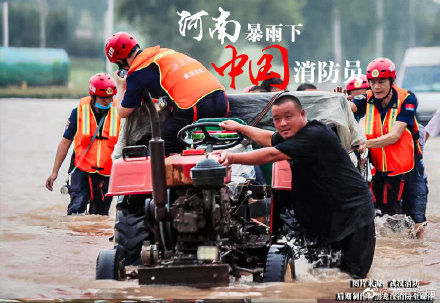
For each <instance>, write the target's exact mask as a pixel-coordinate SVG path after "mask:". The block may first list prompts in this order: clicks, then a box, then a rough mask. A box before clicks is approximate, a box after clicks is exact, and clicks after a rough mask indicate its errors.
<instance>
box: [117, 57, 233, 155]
mask: <svg viewBox="0 0 440 303" xmlns="http://www.w3.org/2000/svg"><path fill="white" fill-rule="evenodd" d="M145 89H147V90H148V92H149V93H150V95H151V97H152V98H156V99H157V98H160V97H162V96H168V94H167V93H166V92H165V90H164V89H163V88H162V86H161V85H160V74H159V68H158V67H157V66H156V65H155V64H152V65H150V66H148V67H146V68H143V69H140V70H138V71H135V72H133V73H131V74H130V75H129V76H128V77H127V90H126V91H125V94H124V99H123V100H122V102H121V105H122V107H125V108H137V107H139V106H141V103H142V93H143V91H144V90H145ZM173 104H174V103H173ZM194 107H195V111H194ZM194 107H191V108H188V109H181V108H179V107H177V106H174V105H172V108H171V114H170V115H169V116H168V117H167V119H166V120H165V121H164V123H163V125H162V138H163V139H164V141H165V154H167V155H169V154H170V153H179V152H181V151H182V150H183V149H185V146H184V145H183V144H182V143H181V142H179V141H178V140H177V133H178V131H179V130H180V129H182V128H183V127H185V126H186V125H188V124H191V123H192V122H194V121H196V120H197V119H200V118H217V117H225V116H226V115H227V113H228V99H227V97H226V95H225V93H224V91H222V90H218V91H214V92H212V93H210V94H208V95H206V96H205V97H203V98H202V99H200V101H199V102H197V104H196V105H195V106H194Z"/></svg>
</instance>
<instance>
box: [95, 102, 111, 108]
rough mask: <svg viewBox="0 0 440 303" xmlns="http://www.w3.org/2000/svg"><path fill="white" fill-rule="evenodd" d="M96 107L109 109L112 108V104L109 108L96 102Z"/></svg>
mask: <svg viewBox="0 0 440 303" xmlns="http://www.w3.org/2000/svg"><path fill="white" fill-rule="evenodd" d="M95 106H96V107H97V108H99V109H109V108H110V107H112V103H110V104H109V105H107V106H102V105H101V104H99V103H98V102H95Z"/></svg>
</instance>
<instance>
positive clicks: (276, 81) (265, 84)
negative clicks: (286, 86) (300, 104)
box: [260, 73, 283, 92]
mask: <svg viewBox="0 0 440 303" xmlns="http://www.w3.org/2000/svg"><path fill="white" fill-rule="evenodd" d="M271 75H272V73H268V74H267V76H271ZM274 84H275V85H279V84H283V80H282V79H281V78H278V77H273V78H270V79H266V80H264V81H263V82H261V85H260V86H261V87H262V88H263V89H264V90H265V91H267V92H270V91H271V90H272V87H273V85H274Z"/></svg>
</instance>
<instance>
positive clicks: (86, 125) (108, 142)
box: [73, 97, 121, 176]
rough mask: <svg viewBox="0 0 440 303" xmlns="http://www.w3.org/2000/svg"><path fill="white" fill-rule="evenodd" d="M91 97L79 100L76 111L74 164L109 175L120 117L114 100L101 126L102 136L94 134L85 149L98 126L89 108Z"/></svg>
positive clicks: (82, 168) (87, 170) (93, 171)
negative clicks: (93, 139) (93, 138)
mask: <svg viewBox="0 0 440 303" xmlns="http://www.w3.org/2000/svg"><path fill="white" fill-rule="evenodd" d="M91 100H92V98H91V97H85V98H82V99H81V100H80V104H79V105H78V109H77V110H78V112H77V132H76V134H75V137H74V139H73V140H74V149H75V165H76V166H77V167H78V168H79V169H81V170H82V171H85V172H88V173H98V174H100V175H104V176H109V175H110V173H111V168H112V159H111V154H112V152H113V149H114V146H115V144H116V142H117V141H118V135H119V128H120V124H121V118H120V117H119V115H118V113H117V108H116V102H113V105H112V106H111V107H110V109H109V111H108V113H107V116H106V117H105V120H104V123H103V126H102V132H101V133H102V136H99V134H98V135H97V136H96V138H95V141H93V143H92V145H91V146H90V149H89V151H88V152H87V154H85V156H84V158H83V155H84V153H85V151H86V150H87V148H88V146H89V145H90V142H91V140H92V137H93V135H94V134H95V132H96V129H97V127H98V122H99V121H96V119H95V115H94V114H93V111H92V108H91Z"/></svg>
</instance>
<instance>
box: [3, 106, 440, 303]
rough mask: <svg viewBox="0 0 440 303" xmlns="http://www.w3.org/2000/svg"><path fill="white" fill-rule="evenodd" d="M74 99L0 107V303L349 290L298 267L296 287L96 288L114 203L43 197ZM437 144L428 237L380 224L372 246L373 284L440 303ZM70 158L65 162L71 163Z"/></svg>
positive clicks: (333, 278)
mask: <svg viewBox="0 0 440 303" xmlns="http://www.w3.org/2000/svg"><path fill="white" fill-rule="evenodd" d="M77 102H78V101H77V100H41V99H38V100H36V99H29V100H19V99H15V100H14V99H3V100H0V186H1V187H0V230H1V232H0V237H1V242H0V268H1V270H0V298H30V299H49V298H66V299H67V298H109V299H111V298H113V299H122V298H126V299H129V298H137V299H156V298H163V299H166V298H199V299H204V298H212V299H228V298H255V299H263V300H264V299H267V300H268V301H271V300H275V299H294V298H303V299H304V298H309V299H316V298H328V299H334V298H335V295H336V293H340V292H353V291H358V290H356V289H350V279H349V277H348V276H347V275H346V274H343V273H341V272H339V271H338V270H336V269H327V270H325V269H320V270H313V269H311V268H310V266H308V265H307V264H306V263H305V262H303V261H301V260H300V261H299V262H298V263H297V271H298V281H297V282H295V283H292V284H290V283H273V284H263V283H253V282H252V281H251V279H246V278H243V279H241V280H240V281H237V282H235V281H233V282H232V283H231V284H230V286H228V287H216V288H210V289H198V288H192V287H170V286H139V285H138V284H137V281H134V280H132V281H124V282H116V281H96V280H95V261H96V257H97V255H98V252H99V251H100V250H102V249H109V248H111V247H112V245H113V243H112V242H109V240H108V238H109V236H111V235H112V232H113V223H114V215H115V210H114V204H112V211H111V214H110V216H109V217H101V216H69V217H67V216H66V215H65V214H66V206H67V203H68V196H63V195H61V194H60V192H59V187H60V186H61V185H62V183H63V181H64V180H65V178H66V176H67V173H66V170H67V162H68V161H65V163H64V164H63V166H62V168H61V170H60V176H59V177H58V179H57V181H56V182H55V186H54V187H55V189H54V192H49V191H47V190H46V189H45V186H44V183H45V180H46V178H47V177H48V176H49V174H50V172H51V169H52V164H53V159H54V155H55V151H56V148H57V145H58V143H59V140H60V138H61V136H62V133H63V130H64V125H65V121H66V120H67V118H68V116H69V115H70V112H71V110H72V109H73V108H74V107H75V106H76V104H77ZM439 155H440V138H434V139H430V140H429V141H428V144H427V146H426V148H425V166H426V170H427V173H428V178H429V183H430V184H429V185H430V193H429V202H428V220H429V224H428V227H427V236H426V239H425V240H414V239H411V238H409V236H408V235H407V230H405V229H403V230H402V231H401V232H398V233H396V232H392V231H391V230H390V229H388V228H387V227H386V224H384V223H383V222H382V221H380V220H379V221H378V222H376V226H377V233H378V238H377V246H376V254H375V258H374V261H373V266H372V269H371V271H370V274H369V278H370V279H377V280H380V281H382V282H385V283H386V282H387V281H390V280H393V279H396V280H399V279H401V280H409V279H411V280H418V281H421V282H422V283H421V284H423V285H424V286H423V288H424V289H426V290H433V291H435V292H436V297H437V298H439V297H440V253H439V251H440V156H439ZM68 157H69V156H68Z"/></svg>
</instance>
